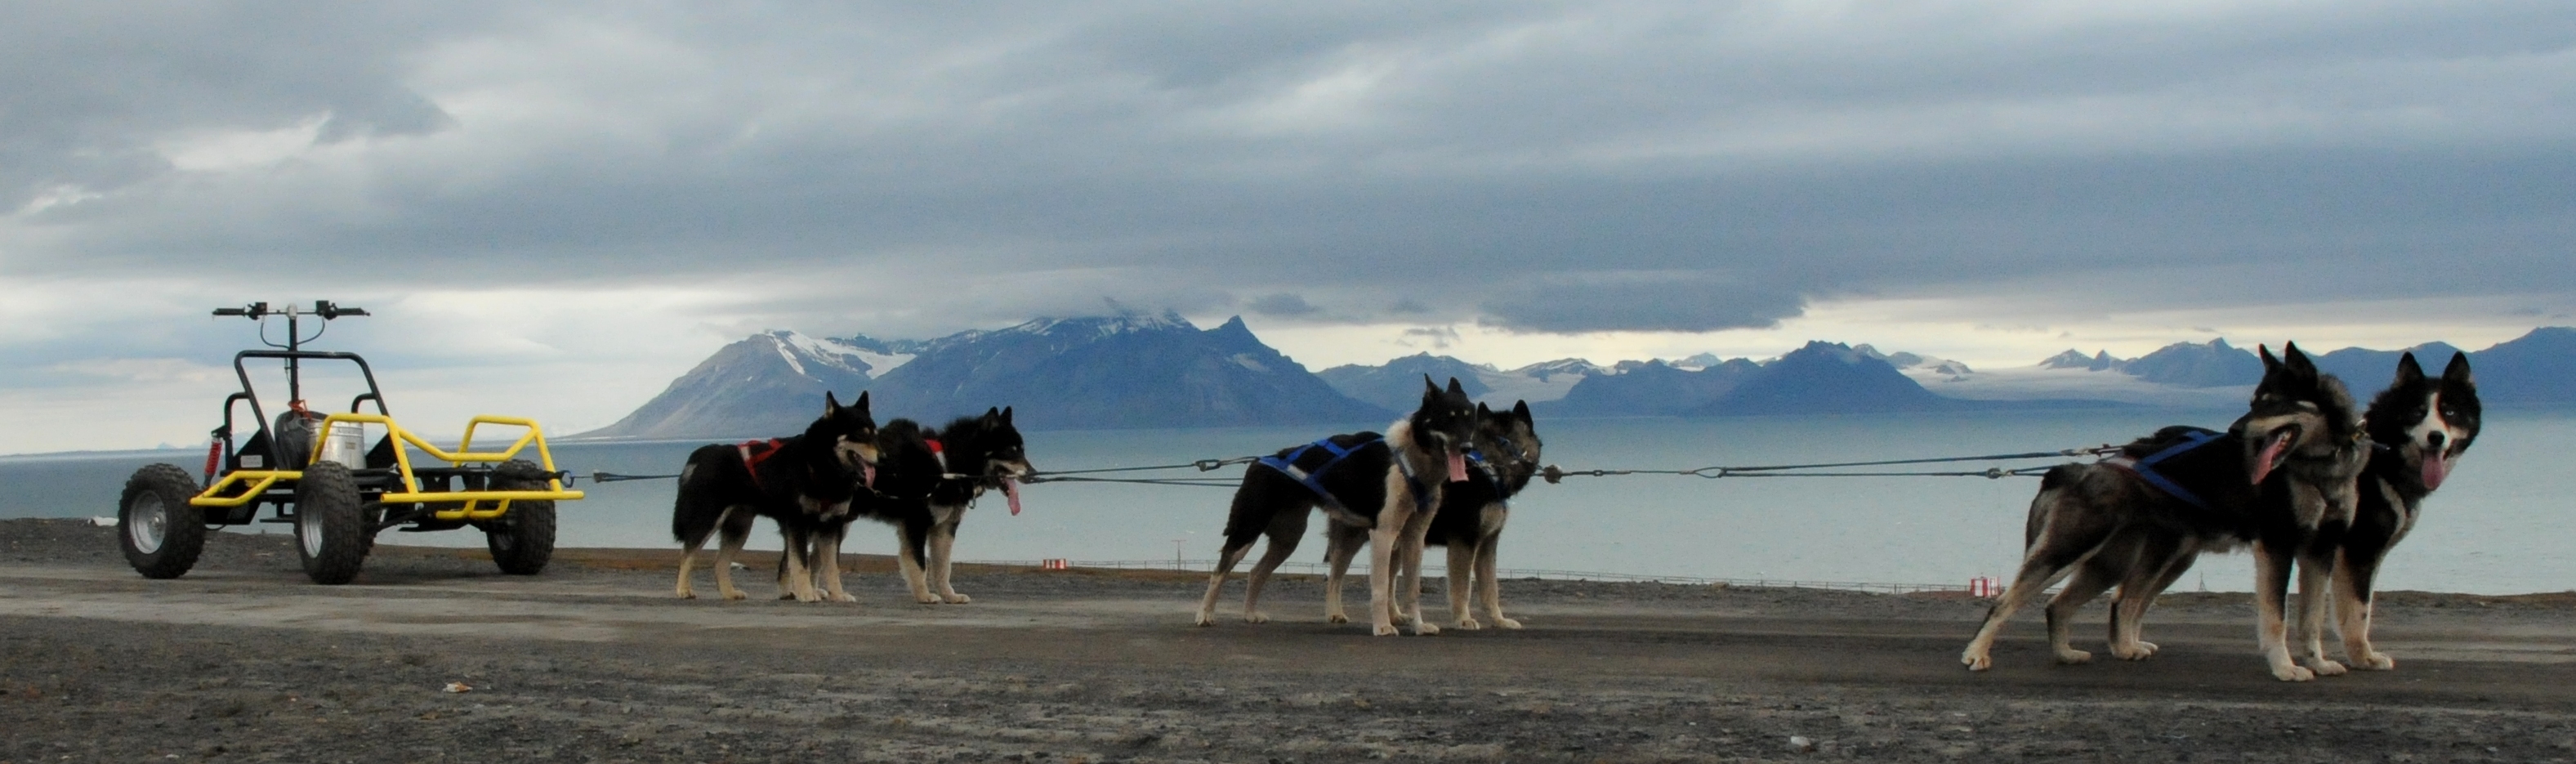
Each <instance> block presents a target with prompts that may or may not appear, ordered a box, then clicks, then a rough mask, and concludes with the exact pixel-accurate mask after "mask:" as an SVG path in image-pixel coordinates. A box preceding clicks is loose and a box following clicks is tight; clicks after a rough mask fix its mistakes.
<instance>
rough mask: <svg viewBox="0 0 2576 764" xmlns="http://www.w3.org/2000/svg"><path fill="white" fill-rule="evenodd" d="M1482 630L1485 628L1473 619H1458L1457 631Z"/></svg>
mask: <svg viewBox="0 0 2576 764" xmlns="http://www.w3.org/2000/svg"><path fill="white" fill-rule="evenodd" d="M1482 628H1485V624H1483V623H1481V622H1479V621H1477V620H1476V619H1475V618H1473V617H1469V618H1460V619H1458V630H1459V631H1475V630H1478V629H1482Z"/></svg>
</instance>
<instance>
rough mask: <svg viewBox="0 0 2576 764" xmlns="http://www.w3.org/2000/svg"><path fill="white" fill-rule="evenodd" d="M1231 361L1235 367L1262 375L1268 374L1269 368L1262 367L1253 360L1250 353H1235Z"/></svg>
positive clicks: (1258, 362)
mask: <svg viewBox="0 0 2576 764" xmlns="http://www.w3.org/2000/svg"><path fill="white" fill-rule="evenodd" d="M1233 360H1234V365H1236V366H1241V367H1243V368H1246V369H1251V370H1253V371H1257V372H1262V373H1264V374H1267V373H1269V372H1270V367H1268V366H1264V365H1262V364H1261V361H1260V360H1258V359H1255V358H1253V357H1252V354H1251V353H1236V354H1234V359H1233Z"/></svg>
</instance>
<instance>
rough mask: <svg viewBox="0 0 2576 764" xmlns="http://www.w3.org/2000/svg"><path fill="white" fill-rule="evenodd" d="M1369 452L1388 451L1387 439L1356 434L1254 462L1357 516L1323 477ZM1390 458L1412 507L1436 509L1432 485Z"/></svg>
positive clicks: (1408, 465) (1396, 458) (1402, 462)
mask: <svg viewBox="0 0 2576 764" xmlns="http://www.w3.org/2000/svg"><path fill="white" fill-rule="evenodd" d="M1368 449H1380V450H1387V449H1389V446H1388V445H1387V443H1386V436H1383V435H1379V434H1377V433H1374V432H1363V433H1359V434H1357V435H1335V436H1332V437H1329V438H1325V439H1323V440H1318V441H1315V442H1313V443H1308V444H1306V445H1302V446H1298V447H1296V448H1294V449H1290V450H1289V451H1288V452H1287V453H1286V454H1285V455H1280V454H1273V455H1270V456H1264V457H1261V459H1260V460H1258V461H1256V462H1254V463H1255V464H1259V465H1261V466H1264V467H1268V468H1270V469H1272V470H1275V471H1277V472H1278V473H1279V474H1282V475H1286V476H1288V479H1290V480H1295V481H1297V484H1298V485H1302V486H1305V487H1306V490H1309V491H1313V492H1315V497H1316V498H1318V499H1321V500H1323V502H1324V503H1325V504H1326V505H1327V506H1330V507H1332V508H1333V509H1335V510H1338V511H1340V512H1341V513H1342V514H1349V515H1356V514H1357V513H1354V512H1351V511H1350V508H1349V507H1345V506H1342V500H1341V499H1340V498H1337V497H1335V496H1333V492H1332V491H1330V490H1327V489H1326V488H1324V481H1323V474H1324V472H1325V471H1326V470H1330V469H1332V468H1333V466H1334V465H1337V464H1340V463H1342V460H1344V459H1348V458H1350V456H1351V455H1352V454H1356V453H1359V452H1361V451H1364V450H1368ZM1388 457H1389V458H1391V459H1393V460H1394V461H1395V468H1396V469H1397V470H1399V471H1401V472H1403V473H1404V487H1405V488H1406V489H1407V490H1408V492H1410V493H1412V494H1413V506H1414V507H1416V508H1419V509H1420V510H1422V511H1426V512H1428V511H1432V510H1434V509H1437V508H1436V507H1432V506H1431V505H1430V500H1431V486H1429V485H1425V484H1424V483H1423V482H1422V480H1421V479H1420V478H1419V477H1417V476H1415V475H1414V474H1413V465H1412V464H1411V463H1409V462H1406V461H1405V460H1404V458H1403V457H1401V456H1396V455H1395V454H1393V453H1389V454H1388ZM1467 458H1468V459H1471V460H1475V461H1476V462H1477V463H1479V464H1481V463H1483V461H1484V460H1483V458H1482V457H1479V456H1477V455H1476V454H1475V452H1473V451H1470V452H1468V453H1467ZM1299 462H1305V463H1307V464H1308V465H1311V466H1304V467H1300V466H1298V463H1299ZM1357 516H1360V517H1369V518H1372V519H1373V518H1375V514H1374V513H1372V514H1369V515H1357Z"/></svg>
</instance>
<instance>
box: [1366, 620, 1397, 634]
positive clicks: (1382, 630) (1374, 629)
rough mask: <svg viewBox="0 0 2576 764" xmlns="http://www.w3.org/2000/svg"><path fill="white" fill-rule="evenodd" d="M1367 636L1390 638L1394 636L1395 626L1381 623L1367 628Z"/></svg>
mask: <svg viewBox="0 0 2576 764" xmlns="http://www.w3.org/2000/svg"><path fill="white" fill-rule="evenodd" d="M1369 634H1371V635H1373V636H1380V637H1392V636H1395V624H1392V623H1381V624H1377V625H1374V626H1371V627H1369Z"/></svg>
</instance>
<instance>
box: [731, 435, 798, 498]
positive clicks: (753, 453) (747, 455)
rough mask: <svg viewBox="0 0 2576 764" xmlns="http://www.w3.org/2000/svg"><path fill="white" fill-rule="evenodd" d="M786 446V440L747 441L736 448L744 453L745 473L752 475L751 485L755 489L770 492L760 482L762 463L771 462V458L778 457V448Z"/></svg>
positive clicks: (743, 465)
mask: <svg viewBox="0 0 2576 764" xmlns="http://www.w3.org/2000/svg"><path fill="white" fill-rule="evenodd" d="M786 444H787V439H785V438H771V439H769V440H746V441H743V442H742V445H739V446H735V447H734V449H735V450H738V451H741V452H742V468H743V470H744V471H747V472H750V473H751V484H752V486H753V487H755V488H759V489H760V490H762V491H767V490H769V486H768V485H766V484H763V483H762V482H760V463H761V462H765V461H769V457H772V456H777V455H778V447H779V446H783V445H786Z"/></svg>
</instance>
